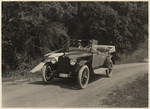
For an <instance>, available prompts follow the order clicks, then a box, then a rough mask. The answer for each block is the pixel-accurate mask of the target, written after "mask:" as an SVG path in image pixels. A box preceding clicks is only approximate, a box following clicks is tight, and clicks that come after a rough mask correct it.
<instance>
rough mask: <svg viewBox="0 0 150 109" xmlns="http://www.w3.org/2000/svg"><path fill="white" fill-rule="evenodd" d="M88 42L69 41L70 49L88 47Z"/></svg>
mask: <svg viewBox="0 0 150 109" xmlns="http://www.w3.org/2000/svg"><path fill="white" fill-rule="evenodd" d="M88 44H89V40H72V41H70V47H78V48H84V47H86V46H88Z"/></svg>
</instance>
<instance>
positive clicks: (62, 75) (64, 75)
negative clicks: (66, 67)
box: [59, 73, 68, 78]
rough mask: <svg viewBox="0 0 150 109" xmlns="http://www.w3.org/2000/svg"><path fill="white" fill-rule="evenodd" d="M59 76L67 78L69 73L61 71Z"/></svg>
mask: <svg viewBox="0 0 150 109" xmlns="http://www.w3.org/2000/svg"><path fill="white" fill-rule="evenodd" d="M59 77H65V78H67V77H68V74H64V73H60V74H59Z"/></svg>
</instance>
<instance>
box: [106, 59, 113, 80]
mask: <svg viewBox="0 0 150 109" xmlns="http://www.w3.org/2000/svg"><path fill="white" fill-rule="evenodd" d="M112 73H113V61H112V60H109V62H108V69H107V70H106V76H107V77H110V76H112Z"/></svg>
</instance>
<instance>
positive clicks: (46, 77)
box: [42, 64, 54, 83]
mask: <svg viewBox="0 0 150 109" xmlns="http://www.w3.org/2000/svg"><path fill="white" fill-rule="evenodd" d="M53 78H54V76H53V74H52V70H51V67H50V65H48V64H47V65H44V66H43V68H42V79H43V81H44V82H45V83H48V82H50V81H51V80H52V79H53Z"/></svg>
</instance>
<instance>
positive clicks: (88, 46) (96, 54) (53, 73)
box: [31, 40, 115, 89]
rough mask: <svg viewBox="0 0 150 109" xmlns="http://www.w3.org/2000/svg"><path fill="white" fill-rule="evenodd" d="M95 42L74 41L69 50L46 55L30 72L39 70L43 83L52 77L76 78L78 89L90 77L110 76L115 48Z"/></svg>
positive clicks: (85, 84)
mask: <svg viewBox="0 0 150 109" xmlns="http://www.w3.org/2000/svg"><path fill="white" fill-rule="evenodd" d="M93 43H95V40H76V41H73V42H72V43H71V44H70V47H69V50H63V51H62V50H60V51H55V52H52V53H49V54H47V55H46V57H45V60H44V61H43V62H41V63H40V64H39V65H38V66H36V67H35V68H34V69H32V70H31V72H36V71H38V70H40V69H41V71H42V78H43V81H44V82H45V83H47V82H50V81H51V80H52V79H53V78H54V77H59V78H71V77H75V78H77V82H78V86H79V88H81V89H83V88H85V87H86V86H87V85H88V82H89V79H90V76H92V75H95V74H101V71H105V72H106V76H107V77H110V76H111V75H112V70H113V64H114V62H115V59H114V57H113V55H112V53H114V52H115V46H110V45H96V44H93Z"/></svg>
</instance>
